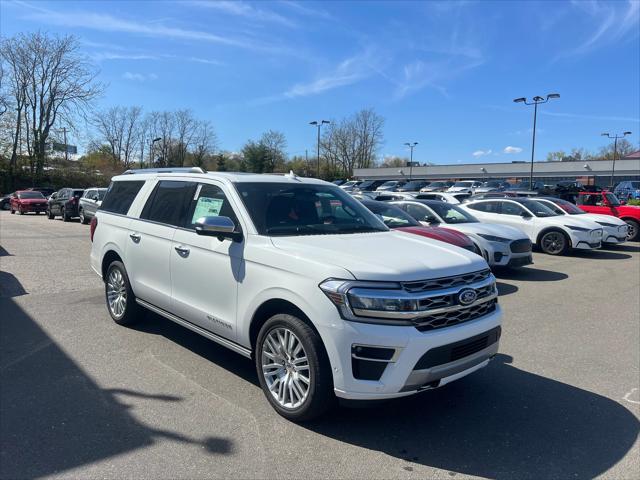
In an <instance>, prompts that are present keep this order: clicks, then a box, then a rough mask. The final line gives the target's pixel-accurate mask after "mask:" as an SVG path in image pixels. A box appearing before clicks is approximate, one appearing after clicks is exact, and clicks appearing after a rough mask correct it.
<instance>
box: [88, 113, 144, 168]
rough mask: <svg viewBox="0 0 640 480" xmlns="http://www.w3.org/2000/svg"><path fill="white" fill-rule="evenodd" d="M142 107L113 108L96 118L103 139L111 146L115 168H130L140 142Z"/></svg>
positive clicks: (97, 115)
mask: <svg viewBox="0 0 640 480" xmlns="http://www.w3.org/2000/svg"><path fill="white" fill-rule="evenodd" d="M141 118H142V108H141V107H137V106H135V107H112V108H110V109H108V110H106V111H103V112H99V113H98V114H96V115H95V116H94V125H95V126H96V128H97V129H98V132H99V133H100V136H101V139H102V140H103V141H104V142H106V143H107V144H108V145H109V148H110V151H111V157H112V160H113V165H114V167H117V166H119V165H120V164H121V165H122V166H123V167H124V168H129V167H131V165H132V164H133V162H134V155H135V152H136V150H137V147H138V142H139V141H140V138H139V135H138V129H139V128H140V123H141Z"/></svg>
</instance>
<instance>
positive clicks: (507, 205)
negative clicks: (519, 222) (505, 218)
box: [500, 202, 524, 215]
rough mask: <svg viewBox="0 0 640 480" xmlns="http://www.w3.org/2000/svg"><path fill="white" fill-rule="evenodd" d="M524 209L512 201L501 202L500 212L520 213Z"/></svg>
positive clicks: (506, 213) (505, 213)
mask: <svg viewBox="0 0 640 480" xmlns="http://www.w3.org/2000/svg"><path fill="white" fill-rule="evenodd" d="M523 212H524V209H523V208H522V207H521V206H520V205H518V204H515V203H512V202H502V211H501V212H500V213H502V214H504V215H522V214H523Z"/></svg>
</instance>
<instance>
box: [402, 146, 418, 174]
mask: <svg viewBox="0 0 640 480" xmlns="http://www.w3.org/2000/svg"><path fill="white" fill-rule="evenodd" d="M417 144H418V142H413V143H409V142H406V143H405V145H406V146H407V147H409V149H410V150H411V153H410V154H409V156H410V158H409V181H411V175H412V174H413V149H414V148H415V146H416V145H417Z"/></svg>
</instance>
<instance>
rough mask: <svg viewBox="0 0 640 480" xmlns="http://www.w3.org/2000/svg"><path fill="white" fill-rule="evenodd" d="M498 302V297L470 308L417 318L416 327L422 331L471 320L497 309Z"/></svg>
mask: <svg viewBox="0 0 640 480" xmlns="http://www.w3.org/2000/svg"><path fill="white" fill-rule="evenodd" d="M497 303H498V300H497V299H493V300H491V301H488V302H486V303H482V304H480V305H476V306H473V307H469V308H460V309H458V310H454V311H451V312H446V313H442V314H439V315H430V316H425V317H422V318H419V319H417V320H415V322H414V324H415V327H416V328H417V329H418V330H419V331H421V332H427V331H430V330H435V329H437V328H445V327H450V326H453V325H458V324H460V323H464V322H469V321H471V320H475V319H476V318H479V317H482V316H483V315H487V314H488V313H491V312H493V311H494V310H495V308H496V305H497Z"/></svg>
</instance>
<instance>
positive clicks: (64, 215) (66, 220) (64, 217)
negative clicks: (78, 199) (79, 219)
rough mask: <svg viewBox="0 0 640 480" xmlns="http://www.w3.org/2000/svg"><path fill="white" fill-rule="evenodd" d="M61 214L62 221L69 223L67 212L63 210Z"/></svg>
mask: <svg viewBox="0 0 640 480" xmlns="http://www.w3.org/2000/svg"><path fill="white" fill-rule="evenodd" d="M60 213H61V215H62V221H63V222H68V221H69V217H68V216H67V211H66V210H65V209H64V208H63V209H62V211H61V212H60Z"/></svg>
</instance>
